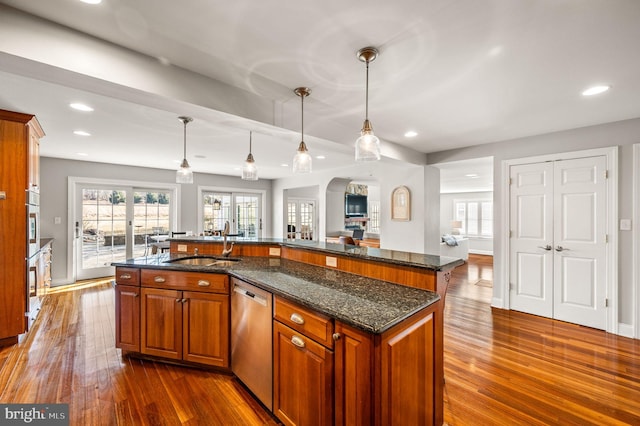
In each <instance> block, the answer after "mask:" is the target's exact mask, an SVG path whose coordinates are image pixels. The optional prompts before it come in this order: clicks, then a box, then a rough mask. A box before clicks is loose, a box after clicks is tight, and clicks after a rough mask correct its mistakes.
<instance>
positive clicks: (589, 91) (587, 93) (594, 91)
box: [582, 86, 611, 96]
mask: <svg viewBox="0 0 640 426" xmlns="http://www.w3.org/2000/svg"><path fill="white" fill-rule="evenodd" d="M609 89H611V86H593V87H589V88H588V89H587V90H585V91H584V92H582V96H593V95H599V94H600V93H604V92H606V91H607V90H609Z"/></svg>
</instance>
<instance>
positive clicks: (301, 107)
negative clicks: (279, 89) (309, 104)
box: [300, 95, 305, 142]
mask: <svg viewBox="0 0 640 426" xmlns="http://www.w3.org/2000/svg"><path fill="white" fill-rule="evenodd" d="M304 96H305V95H302V96H300V109H301V112H302V114H300V115H301V117H302V120H301V121H302V122H301V124H300V141H301V142H304Z"/></svg>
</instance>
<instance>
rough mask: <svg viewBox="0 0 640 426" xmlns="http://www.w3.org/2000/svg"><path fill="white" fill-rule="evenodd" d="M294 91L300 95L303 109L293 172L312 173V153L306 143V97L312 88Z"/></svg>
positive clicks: (300, 88) (301, 88)
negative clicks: (310, 153)
mask: <svg viewBox="0 0 640 426" xmlns="http://www.w3.org/2000/svg"><path fill="white" fill-rule="evenodd" d="M293 92H294V93H295V94H296V95H298V96H300V106H301V111H302V121H301V123H302V124H301V126H300V145H299V146H298V152H296V155H295V156H294V157H293V173H311V155H309V150H308V149H307V144H305V143H304V98H305V97H306V96H309V94H310V93H311V89H309V88H308V87H298V88H296V89H294V91H293Z"/></svg>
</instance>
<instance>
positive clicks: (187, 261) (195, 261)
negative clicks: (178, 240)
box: [167, 256, 240, 266]
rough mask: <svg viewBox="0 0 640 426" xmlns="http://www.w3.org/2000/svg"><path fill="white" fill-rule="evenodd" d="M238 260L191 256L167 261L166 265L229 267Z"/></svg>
mask: <svg viewBox="0 0 640 426" xmlns="http://www.w3.org/2000/svg"><path fill="white" fill-rule="evenodd" d="M239 260H240V259H237V258H234V257H213V256H191V257H181V258H180V259H173V260H168V261H167V263H176V264H179V265H197V266H230V265H233V264H234V263H235V262H238V261H239Z"/></svg>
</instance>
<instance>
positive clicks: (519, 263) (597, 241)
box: [509, 156, 607, 329]
mask: <svg viewBox="0 0 640 426" xmlns="http://www.w3.org/2000/svg"><path fill="white" fill-rule="evenodd" d="M606 164H607V163H606V158H605V157H604V156H597V157H588V158H579V159H572V160H560V161H549V162H543V163H535V164H524V165H514V166H511V167H510V178H511V181H510V182H511V185H510V231H511V232H510V235H511V238H510V259H509V268H510V270H509V275H510V290H509V296H510V307H511V309H514V310H518V311H523V312H527V313H531V314H535V315H540V316H544V317H548V318H555V319H558V320H562V321H567V322H571V323H576V324H581V325H585V326H588V327H593V328H598V329H606V326H607V320H606V318H607V315H606V311H607V307H606V289H607V285H606V277H607V272H606V271H607V269H606V268H607V264H606V263H607V262H606V260H607V257H606V244H607V235H606V229H607V226H606V222H607V218H606V215H607V208H606V207H607V206H606V199H607V193H606V189H607V185H606Z"/></svg>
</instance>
